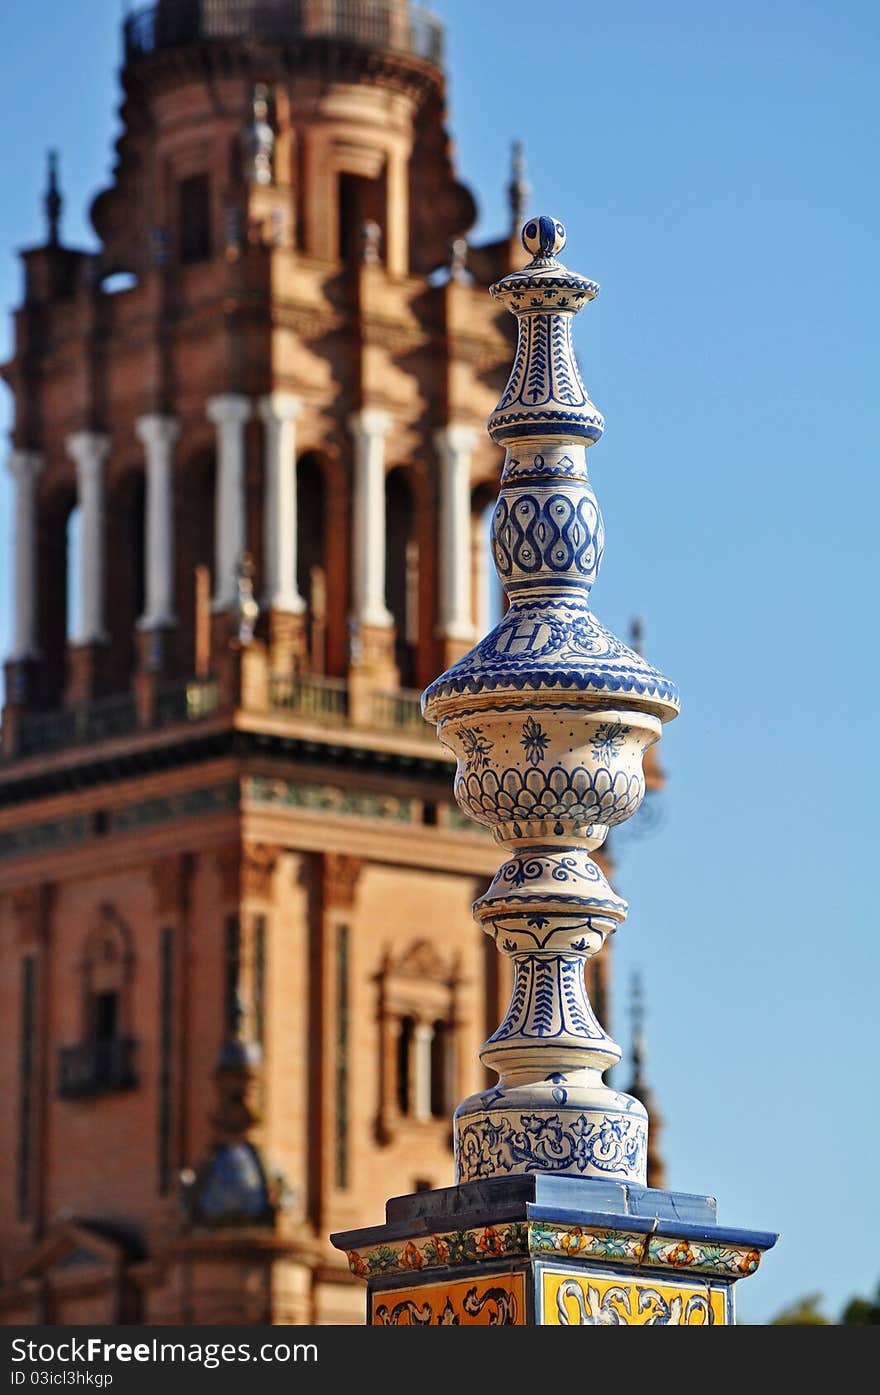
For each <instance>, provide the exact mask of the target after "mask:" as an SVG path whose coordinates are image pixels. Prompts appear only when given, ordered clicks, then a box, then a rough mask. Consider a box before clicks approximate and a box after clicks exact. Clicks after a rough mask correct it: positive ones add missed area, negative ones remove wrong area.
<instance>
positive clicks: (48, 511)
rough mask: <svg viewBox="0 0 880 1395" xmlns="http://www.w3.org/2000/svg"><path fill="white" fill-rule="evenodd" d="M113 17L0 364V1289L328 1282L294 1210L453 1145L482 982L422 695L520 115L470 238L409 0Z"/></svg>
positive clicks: (200, 1308)
mask: <svg viewBox="0 0 880 1395" xmlns="http://www.w3.org/2000/svg"><path fill="white" fill-rule="evenodd" d="M124 43H125V60H124V66H123V70H122V88H123V102H122V108H121V116H122V122H123V131H122V135H121V136H120V139H119V141H118V143H117V153H118V158H117V162H116V168H115V172H114V177H113V182H112V185H111V187H110V188H108V189H106V190H104V191H103V192H102V193H100V194H99V195H98V197H97V198H96V199H95V201H94V204H93V207H92V221H93V225H94V228H95V231H96V234H97V237H98V240H99V243H100V250H99V251H97V252H83V251H79V250H77V249H75V248H71V247H67V246H65V245H64V242H63V237H62V228H63V201H62V195H61V190H60V187H59V175H58V170H57V165H56V162H55V161H54V159H53V160H51V161H50V170H49V177H48V188H47V193H46V237H45V241H44V243H43V244H42V245H41V246H38V247H34V248H31V249H29V250H27V251H25V252H24V253H23V261H24V271H25V292H24V298H23V303H22V304H21V306H20V307H19V308H18V310H17V311H16V312H15V326H16V349H15V354H14V357H13V358H12V360H11V361H10V362H9V363H8V364H6V365H5V367H4V368H3V376H4V378H5V380H6V382H7V384H8V385H9V388H10V389H11V391H12V393H13V394H14V398H15V428H14V438H13V448H12V452H11V455H10V459H9V466H10V469H11V471H12V473H13V475H14V478H15V486H16V532H15V544H14V559H13V562H14V575H15V600H14V604H15V648H14V653H13V655H12V657H11V658H10V659H9V660H8V662H7V665H6V706H5V710H4V713H3V727H2V760H0V1089H2V1093H3V1097H4V1098H5V1100H6V1101H7V1108H6V1109H4V1111H3V1115H2V1119H0V1183H2V1185H0V1255H2V1259H0V1313H2V1321H4V1322H7V1323H20V1322H57V1323H77V1322H139V1321H144V1322H152V1323H162V1322H177V1321H192V1322H212V1321H218V1322H219V1321H224V1322H239V1321H240V1322H271V1321H276V1322H344V1321H359V1320H361V1319H362V1312H363V1294H362V1290H361V1287H360V1285H353V1284H352V1281H351V1277H350V1275H349V1273H348V1271H347V1269H345V1268H344V1267H340V1261H341V1257H340V1256H339V1255H338V1254H337V1252H336V1251H334V1250H333V1249H332V1248H331V1247H330V1245H329V1243H328V1241H327V1239H326V1237H327V1235H328V1233H329V1232H330V1231H336V1230H345V1229H349V1228H354V1227H357V1226H360V1225H363V1224H366V1223H367V1222H368V1221H370V1220H371V1219H374V1218H375V1217H376V1215H377V1214H380V1213H381V1209H382V1206H383V1204H384V1200H385V1197H386V1196H387V1194H388V1192H389V1188H391V1189H393V1190H396V1191H398V1192H404V1191H410V1190H414V1189H418V1188H419V1187H437V1186H442V1185H444V1184H445V1183H446V1182H447V1181H448V1180H449V1179H450V1177H451V1155H450V1114H451V1110H452V1108H453V1106H454V1104H455V1102H456V1101H457V1100H458V1099H459V1098H461V1097H462V1096H463V1095H466V1094H468V1093H470V1092H471V1091H473V1090H475V1089H477V1088H479V1087H480V1085H481V1084H482V1083H483V1082H482V1080H481V1078H480V1073H481V1068H480V1066H479V1064H478V1060H477V1049H478V1046H479V1044H480V1043H481V1042H482V1040H483V1038H484V1037H485V1036H486V1035H488V1034H489V1033H490V1032H491V1031H493V1030H494V1028H495V1026H496V1024H497V1022H498V1020H499V1017H500V1016H501V1015H503V1012H504V1008H505V1006H506V1002H507V998H508V993H509V984H508V983H507V982H506V981H503V980H504V973H505V968H504V962H501V961H499V956H498V955H497V954H496V952H495V949H494V945H493V944H492V943H491V941H489V940H488V939H485V942H484V937H482V936H481V934H480V932H479V931H478V930H477V927H476V926H475V924H474V922H473V921H472V919H471V915H470V904H471V901H472V900H473V899H474V897H475V896H476V895H477V894H479V893H480V892H482V891H483V890H484V888H485V885H486V881H487V880H488V879H489V878H490V877H491V876H492V875H493V873H494V871H495V868H496V865H497V853H496V851H495V850H494V848H493V846H492V845H491V843H490V841H489V838H488V834H487V835H485V836H483V835H481V833H480V831H479V830H475V829H474V826H473V825H472V824H470V822H469V821H468V820H465V819H464V818H463V817H460V816H459V814H458V811H457V808H456V806H455V804H454V803H453V801H452V798H451V790H452V779H451V776H452V769H451V764H452V763H451V759H450V758H448V756H447V753H446V752H444V750H443V749H442V748H441V747H439V746H438V744H437V743H436V739H435V736H434V731H433V728H430V727H428V726H427V725H426V724H424V723H423V722H422V720H421V717H420V714H419V705H418V691H419V689H420V688H421V687H422V686H423V685H424V684H426V683H427V682H428V681H429V680H430V679H431V678H433V677H434V676H436V675H437V674H438V673H439V672H440V671H441V670H442V669H443V668H444V667H445V666H446V665H447V664H449V663H450V662H451V661H453V660H454V659H455V658H457V657H458V656H459V655H461V654H462V653H464V652H465V651H466V650H467V649H468V648H469V647H470V645H471V644H472V643H473V641H474V639H475V638H478V637H479V636H480V635H481V634H482V633H484V632H485V631H486V629H487V628H489V625H490V623H492V621H491V617H492V616H493V614H494V613H496V611H497V608H498V606H499V605H500V604H501V601H500V595H499V592H498V591H497V590H496V589H495V578H494V574H492V572H491V567H490V562H489V554H488V547H487V529H486V514H487V509H489V508H491V504H492V502H493V500H494V497H495V492H496V488H497V481H498V476H499V472H500V464H501V459H500V454H499V452H498V450H497V448H496V447H495V446H493V445H492V443H491V442H490V441H489V439H488V437H487V436H486V434H485V431H484V429H483V425H484V422H485V419H486V417H487V416H488V414H489V412H490V410H491V409H492V407H493V406H494V404H495V402H496V400H497V398H498V396H499V394H500V392H501V390H502V388H503V386H504V382H505V381H506V378H507V374H508V371H509V367H510V362H511V355H512V347H513V340H512V334H513V330H514V328H515V326H514V324H513V321H512V319H511V317H510V316H508V315H506V314H505V312H504V311H503V310H499V309H497V308H496V307H495V306H494V304H493V303H492V301H491V300H490V298H489V296H488V295H487V293H486V288H487V286H488V285H489V283H490V282H491V281H493V280H495V279H497V278H498V277H500V276H502V275H503V274H504V273H506V272H507V271H509V270H510V269H511V268H512V267H514V266H518V265H521V264H522V263H523V262H524V260H525V254H524V253H523V252H522V250H521V248H520V246H519V241H518V237H517V236H516V233H517V231H518V225H519V222H520V220H521V218H522V217H523V216H524V214H525V213H526V199H527V192H528V191H527V188H526V185H525V182H524V177H523V172H522V162H521V157H520V155H519V153H518V152H516V153H515V156H514V161H513V168H512V172H511V176H510V188H509V194H510V228H509V232H508V233H507V234H505V235H504V236H502V237H500V238H498V239H497V240H496V241H493V242H489V243H484V244H482V245H473V244H469V243H468V242H467V240H466V235H467V232H468V229H469V228H471V227H472V225H473V223H474V221H475V217H476V208H475V204H474V200H473V197H472V195H471V194H470V192H469V191H468V190H467V188H465V186H464V185H463V184H461V183H460V182H459V181H458V179H457V177H456V173H455V169H454V165H453V160H452V155H451V151H450V143H449V137H448V134H447V130H446V125H445V122H446V112H445V102H444V73H443V34H442V29H441V26H440V24H439V22H438V20H437V19H436V18H435V17H433V16H432V15H431V14H429V13H427V12H425V11H422V10H418V9H416V8H415V7H414V6H410V5H409V4H408V3H406V0H260V3H254V2H253V0H160V3H158V4H156V5H151V6H148V7H146V8H143V9H139V10H137V11H136V12H134V13H132V14H131V15H130V16H129V17H128V19H127V20H126V22H125V26H124ZM505 321H507V322H508V323H505ZM648 776H649V784H650V785H653V786H654V787H655V788H656V787H657V786H658V785H659V783H660V781H661V776H660V772H659V770H658V768H657V766H656V764H653V765H650V764H649V767H648ZM608 965H609V953H608V951H607V950H606V951H605V953H604V954H603V955H602V956H600V957H599V958H598V959H594V960H592V961H591V971H592V973H593V975H594V976H595V977H594V981H593V982H592V983H591V986H590V991H591V997H592V1000H593V1002H594V1004H595V1006H596V1008H597V1011H598V1014H599V1016H600V1017H602V1018H603V1020H605V1021H606V1022H607V1020H608V1002H607V998H608V984H607V973H608ZM641 1067H642V1057H641V1049H640V1050H639V1052H638V1055H637V1061H636V1068H637V1071H636V1076H637V1078H636V1082H635V1084H634V1086H633V1089H634V1092H635V1093H640V1092H641V1097H642V1098H645V1097H646V1094H645V1092H646V1090H647V1087H646V1085H645V1083H644V1081H643V1080H642V1074H641ZM652 1166H653V1167H654V1169H655V1174H654V1178H653V1180H655V1181H656V1180H659V1175H660V1174H659V1171H657V1169H660V1168H661V1164H660V1161H659V1157H657V1156H655V1157H653V1159H652ZM342 1263H343V1264H344V1261H342Z"/></svg>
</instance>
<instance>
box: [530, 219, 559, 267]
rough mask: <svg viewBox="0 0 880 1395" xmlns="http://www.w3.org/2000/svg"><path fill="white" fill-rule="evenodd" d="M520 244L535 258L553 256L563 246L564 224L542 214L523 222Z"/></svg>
mask: <svg viewBox="0 0 880 1395" xmlns="http://www.w3.org/2000/svg"><path fill="white" fill-rule="evenodd" d="M522 244H523V247H525V249H526V251H527V252H530V253H531V254H532V256H533V257H535V258H539V257H540V258H544V257H555V256H556V253H557V252H561V251H562V249H563V247H564V246H565V225H564V224H563V223H560V221H559V219H558V218H549V217H547V215H546V214H542V215H541V217H540V218H530V219H529V221H528V222H527V223H524V224H523V230H522Z"/></svg>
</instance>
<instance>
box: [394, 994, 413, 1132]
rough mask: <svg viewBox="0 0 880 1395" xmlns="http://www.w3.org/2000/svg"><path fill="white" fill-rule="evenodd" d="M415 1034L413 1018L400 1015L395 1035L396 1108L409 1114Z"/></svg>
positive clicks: (402, 1112) (411, 1095)
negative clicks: (398, 1027)
mask: <svg viewBox="0 0 880 1395" xmlns="http://www.w3.org/2000/svg"><path fill="white" fill-rule="evenodd" d="M415 1036H416V1023H415V1018H414V1017H402V1018H401V1019H400V1030H399V1032H398V1036H397V1108H398V1110H399V1111H400V1113H401V1114H409V1112H410V1109H411V1107H412V1097H413V1089H412V1083H413V1082H412V1076H413V1066H414V1055H415Z"/></svg>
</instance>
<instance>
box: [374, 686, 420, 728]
mask: <svg viewBox="0 0 880 1395" xmlns="http://www.w3.org/2000/svg"><path fill="white" fill-rule="evenodd" d="M373 720H374V722H375V723H376V726H377V727H382V728H384V729H386V730H394V731H400V730H404V731H408V732H409V734H410V735H411V736H433V735H434V728H433V727H432V726H429V725H428V723H427V722H426V721H425V719H424V717H423V716H422V695H421V693H419V692H417V691H416V690H415V689H412V688H400V689H399V690H398V691H397V692H395V693H376V694H375V695H374V697H373Z"/></svg>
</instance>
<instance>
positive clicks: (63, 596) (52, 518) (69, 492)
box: [36, 480, 81, 708]
mask: <svg viewBox="0 0 880 1395" xmlns="http://www.w3.org/2000/svg"><path fill="white" fill-rule="evenodd" d="M80 535H81V527H80V513H79V509H78V508H77V502H76V486H75V485H74V483H73V481H72V480H68V481H66V482H64V483H61V484H59V485H58V486H57V487H55V488H53V489H52V490H51V491H49V492H48V493H47V494H46V495H44V496H43V497H42V498H41V499H40V501H39V506H38V515H37V646H38V649H39V652H40V654H41V656H42V659H41V662H40V664H39V667H38V670H37V675H38V683H39V688H38V693H37V695H36V698H37V702H38V704H39V706H40V707H44V708H53V707H57V706H59V705H60V704H61V702H62V700H63V696H64V685H65V682H66V679H67V653H66V646H67V644H68V642H69V639H70V638H71V637H72V636H75V635H76V634H77V633H78V629H79V625H80V622H81V605H80V590H79V556H80Z"/></svg>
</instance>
